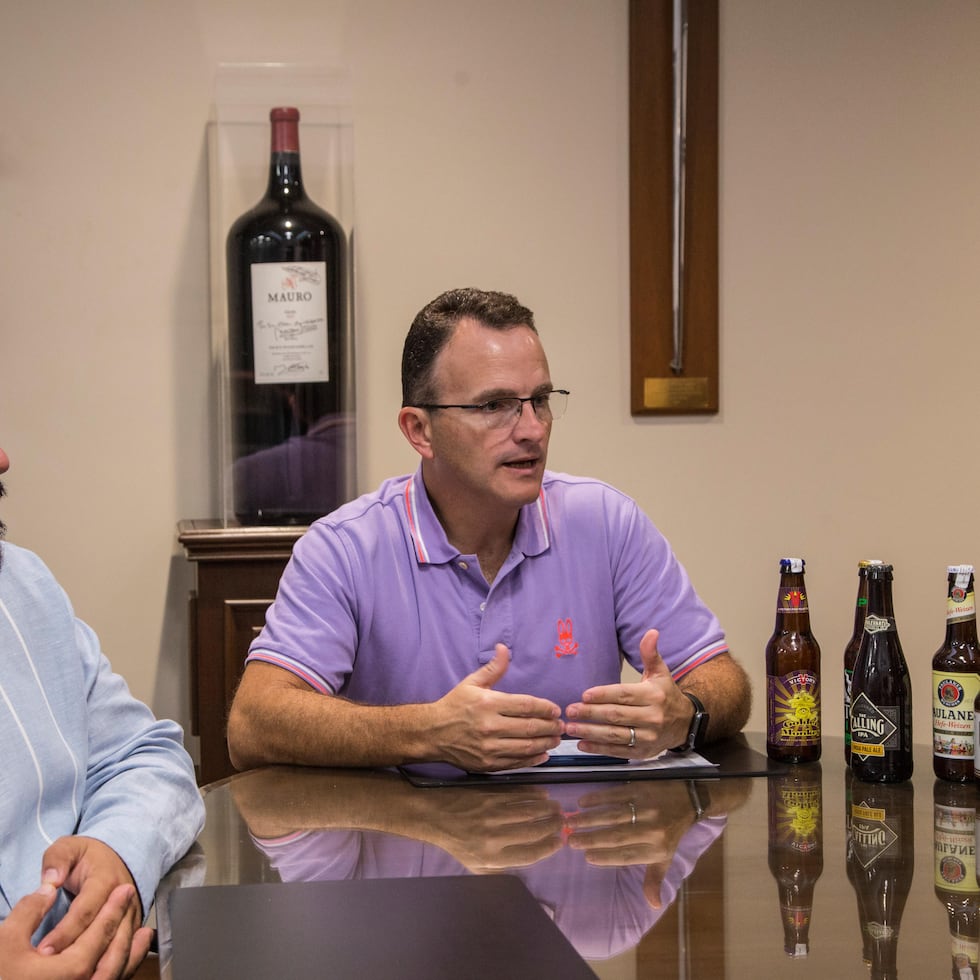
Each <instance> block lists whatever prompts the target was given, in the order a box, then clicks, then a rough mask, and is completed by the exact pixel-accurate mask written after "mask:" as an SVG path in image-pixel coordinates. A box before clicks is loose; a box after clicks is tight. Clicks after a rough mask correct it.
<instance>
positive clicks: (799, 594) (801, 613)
mask: <svg viewBox="0 0 980 980" xmlns="http://www.w3.org/2000/svg"><path fill="white" fill-rule="evenodd" d="M805 568H806V562H805V561H804V560H803V559H802V558H781V559H780V560H779V592H778V594H777V596H776V628H775V630H774V631H773V634H772V636H771V637H770V638H769V642H768V643H767V644H766V689H767V690H766V694H767V698H766V716H767V721H768V732H767V736H766V751H767V753H768V755H769V758H770V759H775V760H777V761H779V762H791V763H796V762H816V761H817V759H819V758H820V647H819V645H818V644H817V641H816V640H815V639H814V636H813V633H811V632H810V607H809V603H808V600H807V594H806V589H805V587H804V583H803V574H804V571H805Z"/></svg>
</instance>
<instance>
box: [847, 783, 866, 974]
mask: <svg viewBox="0 0 980 980" xmlns="http://www.w3.org/2000/svg"><path fill="white" fill-rule="evenodd" d="M855 786H857V788H858V792H859V793H863V792H864V789H863V786H864V784H863V783H861V782H860V781H859V780H857V779H855V778H854V773H853V772H851V770H850V769H845V770H844V867H845V870H846V871H847V880H848V881H849V882H850V883H851V887H852V888H853V889H854V895H855V897H856V898H857V900H858V906H857V908H858V928H859V930H860V933H861V944H862V949H861V958H862V960H863V962H864V965H865V967H867V968H868V969H869V970H870V969H871V946H872V942H871V936H870V935H869V933H868V930H867V929H865V928H864V920H863V918H862V917H861V913H862V906H861V897H860V894H859V893H858V872H859V870H860V868H861V864H860V862H859V861H858V859H857V855H856V854H855V851H854V836H853V834H852V833H851V804H852V803H853V802H854V793H853V789H854V787H855Z"/></svg>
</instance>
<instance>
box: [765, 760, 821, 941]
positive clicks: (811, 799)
mask: <svg viewBox="0 0 980 980" xmlns="http://www.w3.org/2000/svg"><path fill="white" fill-rule="evenodd" d="M767 782H768V790H769V870H770V871H771V872H772V876H773V877H774V878H775V879H776V885H777V886H778V890H779V912H780V917H781V918H782V922H783V942H784V948H785V950H786V953H787V955H789V956H793V957H796V956H806V955H807V953H808V952H809V951H810V917H811V915H812V913H813V890H814V886H815V885H816V883H817V879H818V878H819V877H820V875H821V873H822V872H823V812H822V806H821V803H822V800H821V769H820V763H819V762H812V763H809V764H806V765H797V766H791V767H790V769H789V771H788V772H786V773H783V774H781V775H778V776H770V777H769V779H768V781H767Z"/></svg>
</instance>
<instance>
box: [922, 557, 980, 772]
mask: <svg viewBox="0 0 980 980" xmlns="http://www.w3.org/2000/svg"><path fill="white" fill-rule="evenodd" d="M946 572H947V576H948V582H947V589H946V638H945V640H943V645H942V646H941V647H940V648H939V649H938V650H937V651H936V654H935V656H934V657H933V658H932V768H933V771H934V772H935V774H936V775H937V776H938V777H939V778H940V779H948V780H951V781H954V782H965V781H966V780H968V779H969V780H972V779H973V766H974V761H973V760H974V740H973V739H974V732H973V705H974V702H975V700H976V697H977V695H978V694H980V649H978V644H977V601H976V596H975V595H974V591H973V566H972V565H950V566H949V567H948V568H947V569H946Z"/></svg>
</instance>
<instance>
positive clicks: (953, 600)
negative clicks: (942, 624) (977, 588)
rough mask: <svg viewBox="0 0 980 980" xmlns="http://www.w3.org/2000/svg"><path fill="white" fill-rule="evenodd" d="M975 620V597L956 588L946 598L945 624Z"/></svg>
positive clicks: (971, 593) (972, 593)
mask: <svg viewBox="0 0 980 980" xmlns="http://www.w3.org/2000/svg"><path fill="white" fill-rule="evenodd" d="M976 618H977V597H976V593H974V592H966V591H964V590H963V589H961V588H958V587H956V586H954V587H953V590H952V593H951V595H949V596H947V598H946V622H947V623H962V622H965V621H967V620H970V619H976Z"/></svg>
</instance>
